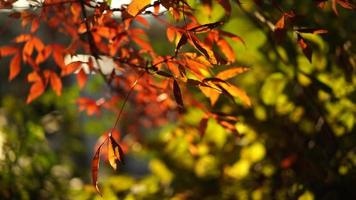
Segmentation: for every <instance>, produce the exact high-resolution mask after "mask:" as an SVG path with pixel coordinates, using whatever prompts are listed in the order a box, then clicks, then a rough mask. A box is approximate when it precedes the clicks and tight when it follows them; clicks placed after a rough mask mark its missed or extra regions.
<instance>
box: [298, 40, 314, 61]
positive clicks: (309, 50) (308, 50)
mask: <svg viewBox="0 0 356 200" xmlns="http://www.w3.org/2000/svg"><path fill="white" fill-rule="evenodd" d="M298 44H299V46H300V47H301V48H302V51H303V53H304V55H305V56H306V57H307V58H308V60H309V62H312V54H313V50H312V48H311V47H310V45H309V44H308V43H307V42H306V41H305V40H304V38H303V37H302V36H301V35H300V34H298Z"/></svg>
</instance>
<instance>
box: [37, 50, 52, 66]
mask: <svg viewBox="0 0 356 200" xmlns="http://www.w3.org/2000/svg"><path fill="white" fill-rule="evenodd" d="M51 53H52V47H51V46H46V47H45V48H44V49H43V50H42V51H41V52H38V54H37V58H36V63H37V64H40V63H42V62H44V61H45V60H47V58H48V57H49V55H51Z"/></svg>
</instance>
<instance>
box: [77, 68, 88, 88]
mask: <svg viewBox="0 0 356 200" xmlns="http://www.w3.org/2000/svg"><path fill="white" fill-rule="evenodd" d="M87 79H88V77H87V75H86V74H85V72H84V70H83V69H80V70H79V72H78V74H77V81H78V85H79V88H83V87H84V85H85V83H86V82H87Z"/></svg>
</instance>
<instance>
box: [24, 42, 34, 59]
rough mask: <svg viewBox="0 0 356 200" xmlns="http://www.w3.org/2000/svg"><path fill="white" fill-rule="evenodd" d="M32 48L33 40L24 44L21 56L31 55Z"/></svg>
mask: <svg viewBox="0 0 356 200" xmlns="http://www.w3.org/2000/svg"><path fill="white" fill-rule="evenodd" d="M33 48H34V43H33V40H32V39H31V40H28V41H27V42H26V44H25V45H24V47H23V50H22V51H23V54H24V55H32V53H33Z"/></svg>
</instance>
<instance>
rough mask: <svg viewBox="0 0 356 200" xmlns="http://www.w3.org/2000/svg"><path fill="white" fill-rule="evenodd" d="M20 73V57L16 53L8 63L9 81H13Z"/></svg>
mask: <svg viewBox="0 0 356 200" xmlns="http://www.w3.org/2000/svg"><path fill="white" fill-rule="evenodd" d="M20 71H21V55H20V53H17V54H16V55H15V56H14V57H13V58H12V59H11V62H10V74H9V80H12V79H14V78H15V77H16V76H17V75H18V74H19V73H20Z"/></svg>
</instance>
